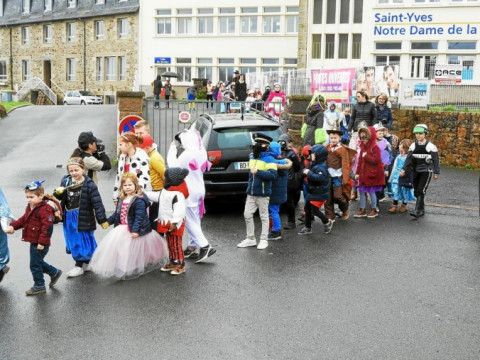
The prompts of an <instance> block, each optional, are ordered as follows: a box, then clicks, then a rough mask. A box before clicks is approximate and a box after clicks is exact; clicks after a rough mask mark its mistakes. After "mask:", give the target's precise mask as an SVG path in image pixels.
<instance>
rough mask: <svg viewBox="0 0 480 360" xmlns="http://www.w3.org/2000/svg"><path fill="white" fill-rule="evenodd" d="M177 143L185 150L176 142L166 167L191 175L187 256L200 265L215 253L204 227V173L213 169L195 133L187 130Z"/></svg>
mask: <svg viewBox="0 0 480 360" xmlns="http://www.w3.org/2000/svg"><path fill="white" fill-rule="evenodd" d="M175 139H176V140H177V141H178V142H179V143H180V145H181V147H183V149H184V150H183V151H182V152H180V151H179V150H180V149H179V146H177V144H176V143H175V141H174V142H173V143H172V145H171V146H170V150H169V151H168V155H167V164H168V166H169V167H179V168H184V169H188V171H189V173H188V176H187V177H186V179H185V181H186V183H187V187H188V193H189V196H188V198H187V200H186V201H187V213H186V220H185V227H186V228H187V231H188V234H189V235H190V241H189V242H188V247H187V248H186V249H185V251H184V254H185V257H186V258H190V259H196V261H195V263H199V262H203V261H205V260H206V259H207V258H208V257H209V256H212V255H213V254H214V253H215V252H216V250H215V249H214V248H212V246H211V245H210V244H209V242H208V240H207V238H206V237H205V235H204V234H203V232H202V227H201V218H202V216H203V214H204V213H205V207H204V198H205V183H204V182H203V173H204V172H205V171H206V170H209V169H210V166H211V164H210V162H209V161H208V160H207V151H206V150H205V147H204V146H203V143H202V138H201V136H200V134H199V133H198V131H197V130H196V129H188V130H184V131H182V132H181V133H180V134H178V135H176V136H175ZM197 249H200V251H199V252H198V251H197Z"/></svg>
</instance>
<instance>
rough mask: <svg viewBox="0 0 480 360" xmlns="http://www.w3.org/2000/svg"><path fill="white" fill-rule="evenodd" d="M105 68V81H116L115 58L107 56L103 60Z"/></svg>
mask: <svg viewBox="0 0 480 360" xmlns="http://www.w3.org/2000/svg"><path fill="white" fill-rule="evenodd" d="M105 68H106V70H107V74H106V75H107V76H106V80H107V81H115V80H117V58H116V57H115V56H107V57H106V58H105Z"/></svg>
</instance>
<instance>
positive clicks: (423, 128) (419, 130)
mask: <svg viewBox="0 0 480 360" xmlns="http://www.w3.org/2000/svg"><path fill="white" fill-rule="evenodd" d="M413 133H414V134H424V133H425V134H428V126H427V125H426V124H417V125H415V127H414V128H413Z"/></svg>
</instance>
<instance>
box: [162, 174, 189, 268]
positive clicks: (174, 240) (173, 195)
mask: <svg viewBox="0 0 480 360" xmlns="http://www.w3.org/2000/svg"><path fill="white" fill-rule="evenodd" d="M188 172H189V171H188V170H187V169H182V168H170V169H168V170H167V171H166V172H165V186H164V188H163V191H162V193H161V194H160V201H159V209H158V212H159V217H158V232H159V233H165V234H166V237H167V244H168V253H169V257H170V262H169V263H168V264H166V265H164V266H162V268H161V269H160V270H161V271H165V272H170V274H172V275H180V274H183V273H184V272H185V271H186V269H185V257H184V254H183V248H182V236H183V232H184V230H185V216H186V212H187V204H186V201H185V199H186V198H188V188H187V183H186V182H185V178H186V177H187V175H188Z"/></svg>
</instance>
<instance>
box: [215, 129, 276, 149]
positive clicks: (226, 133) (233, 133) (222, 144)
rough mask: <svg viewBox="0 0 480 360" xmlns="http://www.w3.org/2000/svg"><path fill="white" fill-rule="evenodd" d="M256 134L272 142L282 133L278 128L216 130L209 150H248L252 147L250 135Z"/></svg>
mask: <svg viewBox="0 0 480 360" xmlns="http://www.w3.org/2000/svg"><path fill="white" fill-rule="evenodd" d="M256 132H261V133H264V134H266V135H268V136H270V137H272V139H273V140H274V141H277V140H278V137H279V136H280V135H281V133H282V131H281V129H280V127H279V126H273V127H272V126H255V127H248V128H246V127H238V128H226V129H216V130H214V131H213V132H212V136H211V137H210V144H209V150H211V149H234V148H249V147H250V145H253V138H252V134H253V133H256Z"/></svg>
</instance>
